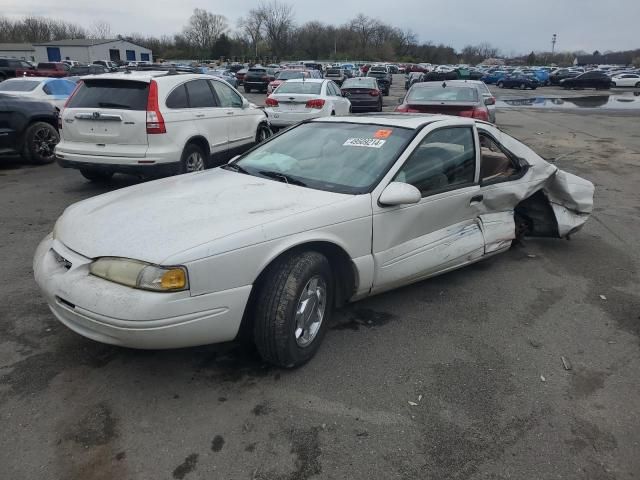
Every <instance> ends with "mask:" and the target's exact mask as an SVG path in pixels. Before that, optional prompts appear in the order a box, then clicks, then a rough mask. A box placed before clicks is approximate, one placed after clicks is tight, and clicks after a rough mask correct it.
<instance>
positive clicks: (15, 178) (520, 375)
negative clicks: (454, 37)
mask: <svg viewBox="0 0 640 480" xmlns="http://www.w3.org/2000/svg"><path fill="white" fill-rule="evenodd" d="M399 80H401V77H400V76H396V81H395V82H394V85H393V89H392V94H391V95H390V96H389V97H385V107H386V109H387V110H389V109H392V108H394V107H395V105H397V99H398V98H399V97H401V96H402V94H403V90H402V87H403V85H402V82H401V81H399ZM552 91H553V89H548V90H546V92H547V93H545V95H550V92H552ZM540 92H545V89H539V90H538V91H536V92H529V91H527V92H524V93H523V92H517V91H513V92H511V91H509V92H502V91H497V94H498V95H499V98H501V96H502V97H503V98H504V97H506V96H508V95H509V96H510V95H516V97H513V98H522V97H527V96H531V95H540ZM560 93H561V94H562V95H567V92H560ZM584 93H586V92H570V93H569V95H570V96H573V95H574V94H575V96H579V95H581V94H584ZM598 93H599V94H600V95H601V94H602V92H598ZM588 94H589V95H591V92H588ZM518 95H519V96H520V97H517V96H518ZM249 97H250V99H251V100H252V101H254V102H256V103H258V100H259V99H260V98H264V95H261V96H259V95H250V96H249ZM498 124H499V126H500V127H501V128H502V129H504V130H505V131H506V132H508V133H510V134H512V135H514V136H515V137H517V138H519V139H521V140H523V141H525V142H526V143H527V144H528V145H530V146H531V147H532V148H533V149H534V150H536V151H538V152H539V153H540V154H542V155H543V156H544V157H546V158H548V159H555V161H556V163H557V165H558V166H559V167H560V168H563V169H566V170H568V171H570V172H573V173H576V174H578V175H581V176H583V177H585V178H588V179H589V180H591V181H593V182H594V183H595V184H596V198H595V211H594V214H593V216H592V218H591V219H590V220H589V222H588V223H587V225H586V226H585V228H584V229H583V230H582V231H581V232H579V233H578V234H576V235H574V236H573V237H572V238H571V240H570V241H566V240H551V239H545V240H537V239H529V240H526V241H525V242H524V244H521V245H518V246H516V247H515V248H512V249H511V250H509V251H508V252H507V253H504V254H502V255H500V256H497V257H494V258H492V259H490V260H488V261H484V262H481V263H478V264H476V265H474V266H471V267H467V268H464V269H461V270H458V271H455V272H452V273H449V274H446V275H443V276H440V277H437V278H433V279H431V280H427V281H423V282H420V283H418V284H415V285H412V286H409V287H406V288H402V289H399V290H396V291H393V292H389V293H386V294H383V295H379V296H376V297H373V298H371V299H368V300H365V301H361V302H358V303H355V304H353V305H350V306H348V307H347V308H344V309H343V310H342V311H340V312H339V313H338V315H336V317H335V321H334V324H333V325H332V328H331V329H330V331H329V332H328V334H327V336H326V338H325V340H324V344H323V346H322V348H321V349H320V351H319V353H318V355H317V356H316V357H315V358H314V359H313V360H312V361H311V362H310V363H309V364H307V365H305V366H304V367H302V368H299V369H297V370H292V371H290V370H279V369H275V368H272V367H269V366H267V365H265V364H263V363H262V362H261V361H260V360H259V358H258V357H257V355H256V353H255V352H254V351H252V350H246V349H243V348H241V347H239V346H238V345H235V344H226V345H218V346H207V347H199V348H190V349H182V350H175V351H135V350H128V349H123V348H117V347H111V346H107V345H102V344H98V343H95V342H93V341H91V340H87V339H85V338H83V337H80V336H78V335H76V334H75V333H73V332H71V331H70V330H68V329H67V328H66V327H64V326H63V325H61V324H59V323H58V322H57V321H56V320H55V319H54V318H53V316H52V315H51V313H50V312H49V310H48V308H47V306H46V304H45V302H44V300H43V299H42V298H41V296H40V295H39V293H38V291H37V288H36V285H35V283H34V281H33V276H32V270H31V261H32V257H33V253H34V250H35V248H36V246H37V244H38V242H39V241H40V239H41V238H42V237H44V236H45V235H46V234H47V233H48V232H49V231H51V229H52V227H53V224H54V222H55V220H56V218H57V217H58V216H59V215H60V214H61V213H62V211H63V210H64V208H65V207H67V206H68V205H70V204H72V203H73V202H76V201H78V200H82V199H84V198H88V197H92V196H94V195H97V194H100V193H104V192H108V191H111V190H113V189H117V188H121V187H125V186H128V185H132V184H135V183H137V182H139V180H138V179H136V178H134V177H127V176H121V175H117V176H116V177H114V179H113V181H112V182H111V183H109V184H106V185H102V186H97V185H94V184H92V183H90V182H88V181H86V180H85V179H84V178H83V177H81V176H80V174H79V173H77V172H75V171H72V170H63V169H61V168H60V167H58V166H57V165H47V166H41V167H34V166H26V165H22V164H21V163H20V162H19V161H18V160H17V159H10V158H4V159H0V203H1V204H2V205H3V206H4V208H3V209H2V212H1V213H0V239H2V247H3V248H2V250H3V254H2V263H1V265H2V270H3V271H2V275H1V276H0V291H1V292H2V302H1V303H0V478H2V479H5V478H6V479H64V480H73V479H82V480H93V479H164V478H167V479H225V480H226V479H264V480H267V479H269V480H285V479H287V480H307V479H393V478H398V479H434V480H445V479H465V480H468V479H495V480H498V479H551V478H554V479H555V478H558V479H559V478H562V479H576V480H577V479H590V480H591V479H602V480H613V479H616V480H623V479H629V480H631V479H637V478H638V477H640V456H639V455H638V452H640V342H639V340H640V338H639V337H640V276H639V274H638V272H639V268H640V248H639V247H640V243H639V241H638V238H640V224H639V223H638V216H639V215H640V193H639V191H638V187H637V186H638V184H639V183H640V169H639V167H640V116H637V115H636V116H633V115H630V114H629V113H627V114H622V113H618V112H610V111H604V110H602V111H601V110H598V109H585V110H579V111H578V112H575V111H571V112H563V111H558V110H553V109H549V110H546V109H535V108H531V107H526V106H522V107H520V108H518V107H509V108H504V109H499V110H498Z"/></svg>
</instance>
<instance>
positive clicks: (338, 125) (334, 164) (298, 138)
mask: <svg viewBox="0 0 640 480" xmlns="http://www.w3.org/2000/svg"><path fill="white" fill-rule="evenodd" d="M413 133H414V131H413V130H410V129H406V128H398V127H387V126H379V125H364V124H355V123H347V122H310V123H304V124H301V125H299V126H297V127H294V128H292V129H291V130H289V131H287V132H285V133H283V134H281V135H279V136H277V137H274V138H273V139H272V140H270V141H268V142H266V143H264V144H263V145H261V146H259V147H257V148H256V149H254V150H252V151H250V152H249V153H247V154H245V155H244V156H243V157H242V158H240V160H238V161H237V162H236V164H237V166H238V167H241V168H242V169H244V170H246V171H247V172H248V173H250V174H251V175H256V176H267V177H270V178H275V179H278V175H281V178H282V181H287V182H288V183H292V184H294V183H298V184H303V185H305V186H307V187H310V188H315V189H318V190H327V191H331V192H337V193H349V194H360V193H365V192H368V191H370V190H371V189H372V188H373V187H374V186H375V185H376V184H377V182H378V181H380V178H381V177H382V176H383V175H384V174H385V173H386V172H387V170H388V169H389V168H390V167H391V165H392V164H393V162H395V160H396V159H397V158H398V156H399V155H400V154H401V153H402V151H403V150H404V149H405V148H406V145H407V144H408V143H409V142H410V141H411V138H413ZM230 168H233V167H230Z"/></svg>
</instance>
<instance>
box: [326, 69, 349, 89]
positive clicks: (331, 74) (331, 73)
mask: <svg viewBox="0 0 640 480" xmlns="http://www.w3.org/2000/svg"><path fill="white" fill-rule="evenodd" d="M324 78H327V79H329V80H333V81H334V82H336V84H337V85H338V86H341V85H342V83H343V82H344V81H345V80H346V79H347V78H349V77H347V75H346V74H345V72H344V70H342V69H341V68H328V69H327V71H326V72H324Z"/></svg>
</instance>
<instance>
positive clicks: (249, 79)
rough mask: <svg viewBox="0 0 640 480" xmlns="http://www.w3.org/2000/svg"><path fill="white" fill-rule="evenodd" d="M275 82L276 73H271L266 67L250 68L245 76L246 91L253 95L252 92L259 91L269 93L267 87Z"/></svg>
mask: <svg viewBox="0 0 640 480" xmlns="http://www.w3.org/2000/svg"><path fill="white" fill-rule="evenodd" d="M273 80H275V72H273V70H272V71H271V72H269V70H268V69H267V68H264V67H253V68H250V69H249V70H248V71H247V74H246V75H245V76H244V80H243V83H244V91H245V92H246V93H251V91H252V90H258V91H260V92H263V93H267V87H268V86H269V83H271V82H272V81H273Z"/></svg>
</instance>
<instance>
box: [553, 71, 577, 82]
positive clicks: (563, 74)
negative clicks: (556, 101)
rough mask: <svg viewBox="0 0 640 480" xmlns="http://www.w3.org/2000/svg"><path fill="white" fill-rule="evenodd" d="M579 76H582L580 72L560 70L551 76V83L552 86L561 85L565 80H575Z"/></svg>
mask: <svg viewBox="0 0 640 480" xmlns="http://www.w3.org/2000/svg"><path fill="white" fill-rule="evenodd" d="M578 75H580V72H576V71H574V70H569V69H568V68H559V69H558V70H556V71H555V72H553V73H552V74H551V75H549V82H551V85H559V84H560V82H561V81H562V80H564V79H565V78H575V77H577V76H578Z"/></svg>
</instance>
